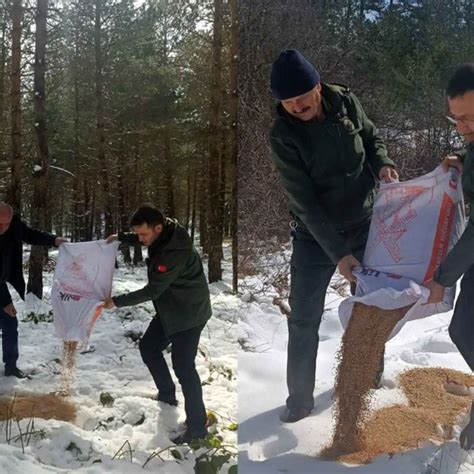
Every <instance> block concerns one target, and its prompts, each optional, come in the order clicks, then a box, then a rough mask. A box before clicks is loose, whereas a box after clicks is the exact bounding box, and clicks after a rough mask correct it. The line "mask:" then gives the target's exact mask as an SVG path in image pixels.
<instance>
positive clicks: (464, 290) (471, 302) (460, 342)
mask: <svg viewBox="0 0 474 474" xmlns="http://www.w3.org/2000/svg"><path fill="white" fill-rule="evenodd" d="M449 335H450V337H451V340H452V341H453V342H454V344H455V345H456V347H457V348H458V350H459V352H460V353H461V355H462V356H463V357H464V360H465V361H466V362H467V365H469V367H470V368H471V370H473V371H474V266H473V267H471V268H469V270H468V271H467V272H466V273H465V274H464V276H463V278H462V280H461V292H460V293H459V296H458V299H457V301H456V306H455V307H454V313H453V318H452V319H451V324H450V325H449Z"/></svg>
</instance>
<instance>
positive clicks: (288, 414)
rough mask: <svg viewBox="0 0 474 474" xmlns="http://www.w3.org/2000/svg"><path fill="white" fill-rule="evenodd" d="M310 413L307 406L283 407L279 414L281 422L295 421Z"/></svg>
mask: <svg viewBox="0 0 474 474" xmlns="http://www.w3.org/2000/svg"><path fill="white" fill-rule="evenodd" d="M310 413H311V410H310V409H309V408H291V409H290V408H285V410H284V411H283V413H281V414H280V420H281V421H283V423H295V422H297V421H299V420H302V419H303V418H306V417H307V416H309V415H310Z"/></svg>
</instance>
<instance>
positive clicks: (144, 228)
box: [133, 223, 163, 247]
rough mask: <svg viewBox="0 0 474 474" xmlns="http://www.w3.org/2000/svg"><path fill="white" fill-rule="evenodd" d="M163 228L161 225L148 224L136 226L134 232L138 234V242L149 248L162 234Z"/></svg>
mask: <svg viewBox="0 0 474 474" xmlns="http://www.w3.org/2000/svg"><path fill="white" fill-rule="evenodd" d="M162 231H163V226H162V225H161V224H158V225H155V226H149V225H148V224H146V223H145V224H142V225H134V226H133V232H135V234H137V236H138V240H139V241H140V242H141V243H142V244H143V245H144V246H145V247H149V246H150V245H151V244H152V243H153V242H154V241H155V240H156V239H157V238H158V237H159V236H160V234H161V232H162Z"/></svg>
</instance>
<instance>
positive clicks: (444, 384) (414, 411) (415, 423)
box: [338, 368, 474, 464]
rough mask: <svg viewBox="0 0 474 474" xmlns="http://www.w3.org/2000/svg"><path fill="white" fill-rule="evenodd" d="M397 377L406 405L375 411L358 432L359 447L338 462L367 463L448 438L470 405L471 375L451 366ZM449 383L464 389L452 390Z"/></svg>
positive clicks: (406, 373) (415, 371)
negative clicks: (428, 442) (379, 457)
mask: <svg viewBox="0 0 474 474" xmlns="http://www.w3.org/2000/svg"><path fill="white" fill-rule="evenodd" d="M399 379H400V384H401V387H402V388H403V390H404V392H405V394H406V397H407V399H408V402H409V405H408V406H404V405H395V406H392V407H388V408H384V409H381V410H378V411H376V412H375V413H374V414H373V415H372V416H371V417H370V418H369V419H367V421H366V423H365V424H364V426H363V427H362V430H361V431H360V439H361V443H360V444H361V445H362V448H361V449H360V450H359V451H358V452H353V453H352V454H347V455H343V456H339V457H338V460H339V461H342V462H346V463H351V464H362V463H367V462H370V461H371V460H373V459H374V458H375V457H377V456H380V455H383V454H394V453H399V452H403V451H405V450H407V449H416V448H418V447H419V446H420V445H421V444H422V443H426V442H427V441H435V442H437V441H438V442H439V441H443V440H445V439H450V438H451V437H452V427H453V425H455V424H456V423H457V421H458V418H459V416H460V415H461V414H462V413H463V412H466V411H467V410H468V409H469V407H470V406H471V402H472V398H471V395H470V393H469V390H468V389H467V388H468V387H474V377H473V376H472V375H468V374H466V373H463V372H458V371H456V370H451V369H440V368H422V369H412V370H410V371H408V372H405V373H402V374H401V375H400V377H399ZM452 385H454V386H458V387H462V388H465V389H464V390H457V391H456V393H453V392H454V391H453V390H452V388H450V386H452ZM447 389H448V390H451V393H450V392H449V391H448V390H447Z"/></svg>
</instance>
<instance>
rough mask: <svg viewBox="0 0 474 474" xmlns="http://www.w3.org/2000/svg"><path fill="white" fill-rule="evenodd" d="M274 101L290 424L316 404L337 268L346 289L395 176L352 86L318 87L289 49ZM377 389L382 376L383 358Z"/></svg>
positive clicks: (275, 79)
mask: <svg viewBox="0 0 474 474" xmlns="http://www.w3.org/2000/svg"><path fill="white" fill-rule="evenodd" d="M270 85H271V90H272V93H273V95H274V97H275V98H276V99H277V100H278V104H277V118H276V119H275V122H274V124H273V127H272V129H271V133H270V143H271V147H272V152H273V153H272V157H273V160H274V162H275V165H276V167H277V169H278V171H279V173H280V176H281V179H282V181H283V186H284V188H285V190H286V192H287V194H288V197H289V205H290V211H291V214H292V216H293V220H292V222H291V227H292V231H291V234H292V238H293V253H292V257H291V292H290V300H289V301H290V307H291V315H290V317H289V319H288V331H289V338H288V360H287V384H288V391H289V396H288V398H287V400H286V409H285V411H284V412H283V413H282V414H281V416H280V419H281V420H282V421H283V422H286V423H292V422H295V421H298V420H300V419H302V418H305V417H307V416H308V415H309V414H310V413H311V411H312V409H313V408H314V397H313V392H314V386H315V371H316V356H317V351H318V344H319V337H318V331H319V325H320V323H321V317H322V314H323V311H324V300H325V295H326V291H327V288H328V286H329V282H330V280H331V277H332V275H333V274H334V272H335V270H336V268H337V269H338V270H339V273H340V274H341V275H343V276H344V277H345V278H347V279H348V280H349V281H350V282H351V283H352V284H354V282H355V277H354V275H353V273H352V269H353V268H354V267H355V266H357V265H359V262H360V261H361V260H362V256H363V254H364V249H365V245H366V242H367V237H368V231H369V224H370V217H371V214H372V206H373V203H374V197H375V190H376V186H377V181H379V180H382V181H385V182H391V181H395V180H397V179H398V174H397V172H396V171H395V165H394V163H393V161H392V160H391V159H389V158H388V156H387V150H386V147H385V144H384V142H383V140H382V139H381V138H380V137H379V136H378V134H377V131H376V129H375V126H374V124H373V123H372V122H371V121H370V120H369V119H368V117H367V115H366V114H365V112H364V110H363V108H362V106H361V104H360V102H359V100H358V99H357V97H356V96H355V95H354V94H353V93H352V92H351V91H350V90H349V88H348V87H346V86H342V85H337V84H327V83H324V82H321V79H320V76H319V73H318V72H317V70H316V69H315V67H314V66H313V65H312V64H311V63H310V62H309V61H308V60H306V59H305V58H304V57H303V55H302V54H301V53H300V52H299V51H297V50H294V49H289V50H286V51H282V52H281V54H280V55H279V57H278V58H277V59H276V60H275V62H274V63H273V67H272V72H271V80H270ZM380 361H381V362H380V372H379V375H378V377H377V379H376V380H374V386H378V384H379V381H380V377H381V375H382V372H383V353H381V354H380Z"/></svg>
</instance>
